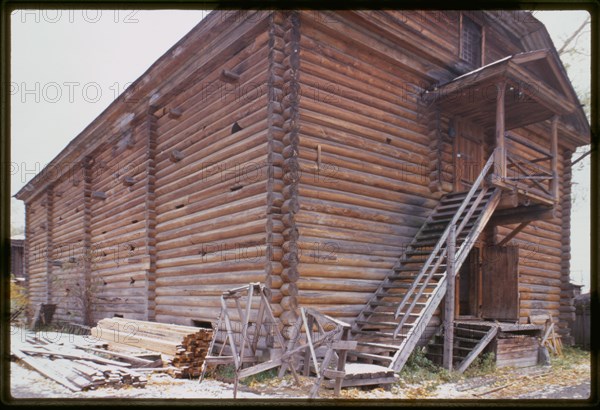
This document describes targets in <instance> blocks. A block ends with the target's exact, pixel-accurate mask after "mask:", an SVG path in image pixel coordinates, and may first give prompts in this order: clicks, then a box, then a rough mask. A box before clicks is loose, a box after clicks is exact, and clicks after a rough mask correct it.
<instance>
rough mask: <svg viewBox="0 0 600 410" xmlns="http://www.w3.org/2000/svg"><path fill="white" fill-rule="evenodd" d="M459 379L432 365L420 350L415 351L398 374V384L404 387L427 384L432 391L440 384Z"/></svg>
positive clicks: (457, 376)
mask: <svg viewBox="0 0 600 410" xmlns="http://www.w3.org/2000/svg"><path fill="white" fill-rule="evenodd" d="M460 378H461V375H460V374H458V373H456V372H454V371H452V372H451V371H448V370H446V369H444V368H442V367H439V366H437V365H436V364H434V363H433V362H432V361H431V360H429V359H428V358H427V356H426V355H425V353H424V351H423V350H422V349H415V350H414V351H413V352H412V354H411V355H410V356H409V358H408V360H407V361H406V364H405V365H404V367H403V368H402V371H401V372H400V380H399V383H400V384H401V385H405V384H407V383H411V384H414V383H424V382H428V383H427V386H428V389H434V388H435V387H436V386H437V385H438V384H440V383H448V382H454V381H458V380H460Z"/></svg>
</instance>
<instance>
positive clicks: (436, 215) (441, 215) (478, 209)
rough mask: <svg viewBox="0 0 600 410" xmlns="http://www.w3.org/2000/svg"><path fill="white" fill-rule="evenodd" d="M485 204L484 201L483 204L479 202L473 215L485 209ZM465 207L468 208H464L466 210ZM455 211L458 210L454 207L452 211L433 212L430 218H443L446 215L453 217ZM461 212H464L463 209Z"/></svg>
mask: <svg viewBox="0 0 600 410" xmlns="http://www.w3.org/2000/svg"><path fill="white" fill-rule="evenodd" d="M485 205H486V204H485V203H483V205H482V204H479V205H478V206H477V208H475V211H474V212H473V215H476V214H478V213H481V212H482V211H483V210H484V209H485ZM467 209H468V208H465V211H466V210H467ZM456 211H458V209H456V210H455V211H454V212H452V211H444V212H435V213H434V214H433V215H431V218H432V219H435V218H445V217H447V216H452V217H454V215H456ZM463 212H464V211H463Z"/></svg>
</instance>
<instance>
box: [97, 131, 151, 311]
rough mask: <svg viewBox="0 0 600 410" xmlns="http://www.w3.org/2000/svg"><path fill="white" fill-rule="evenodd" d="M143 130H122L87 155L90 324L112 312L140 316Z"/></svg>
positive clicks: (142, 293) (143, 226) (143, 255)
mask: <svg viewBox="0 0 600 410" xmlns="http://www.w3.org/2000/svg"><path fill="white" fill-rule="evenodd" d="M147 126H148V125H147V123H145V122H141V123H138V124H133V123H132V124H130V125H128V126H126V127H125V128H124V129H123V130H122V131H121V133H119V134H116V135H112V136H111V137H110V139H109V138H107V139H108V141H107V143H106V144H105V145H104V147H103V148H102V149H101V150H99V151H98V152H96V153H95V154H94V155H92V159H91V163H90V172H91V199H90V215H91V219H90V233H91V243H90V258H91V260H90V265H91V266H90V269H91V277H90V281H89V286H90V290H91V296H90V298H91V300H90V303H91V309H92V319H93V321H94V322H96V321H98V320H100V319H102V318H105V317H112V316H113V315H115V314H117V315H123V316H124V317H127V318H131V319H143V318H144V315H145V301H146V298H147V296H146V288H145V271H144V270H145V269H146V267H147V265H148V263H149V257H148V253H147V250H146V246H145V245H146V244H145V238H146V221H145V219H146V218H145V217H146V215H145V212H144V205H145V204H144V199H145V196H146V182H145V179H146V161H147V159H146V144H147V142H146V138H147V137H146V133H147ZM125 178H130V180H131V181H132V184H131V185H130V183H126V182H125Z"/></svg>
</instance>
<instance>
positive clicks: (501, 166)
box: [494, 81, 506, 179]
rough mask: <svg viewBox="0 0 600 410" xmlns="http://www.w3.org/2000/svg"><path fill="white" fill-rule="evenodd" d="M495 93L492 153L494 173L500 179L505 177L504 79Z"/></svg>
mask: <svg viewBox="0 0 600 410" xmlns="http://www.w3.org/2000/svg"><path fill="white" fill-rule="evenodd" d="M497 87H498V94H496V151H495V153H494V173H495V174H496V175H498V176H499V177H500V179H504V178H506V151H505V148H504V131H505V129H504V96H505V94H506V81H501V82H499V83H498V84H497Z"/></svg>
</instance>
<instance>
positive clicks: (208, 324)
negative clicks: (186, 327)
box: [192, 319, 212, 329]
mask: <svg viewBox="0 0 600 410" xmlns="http://www.w3.org/2000/svg"><path fill="white" fill-rule="evenodd" d="M192 326H195V327H199V328H201V329H212V322H207V321H205V320H196V319H192Z"/></svg>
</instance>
